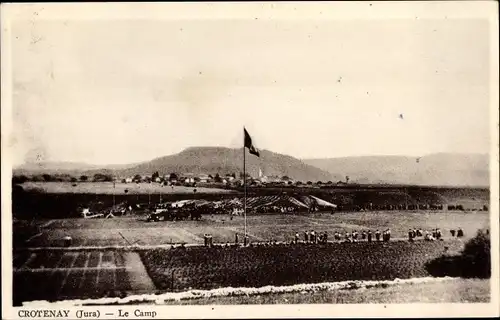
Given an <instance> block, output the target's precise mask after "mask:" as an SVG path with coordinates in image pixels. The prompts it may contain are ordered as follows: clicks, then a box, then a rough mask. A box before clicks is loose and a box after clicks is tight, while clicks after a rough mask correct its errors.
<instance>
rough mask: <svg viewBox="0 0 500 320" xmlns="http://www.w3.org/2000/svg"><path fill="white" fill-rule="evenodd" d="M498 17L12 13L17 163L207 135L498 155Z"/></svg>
mask: <svg viewBox="0 0 500 320" xmlns="http://www.w3.org/2000/svg"><path fill="white" fill-rule="evenodd" d="M488 28H489V25H488V22H487V21H482V20H454V19H447V20H445V19H434V20H429V19H427V20H418V19H398V20H390V19H385V20H384V19H379V20H366V19H365V20H328V19H322V20H315V19H304V20H279V19H275V20H265V19H264V20H263V19H254V18H248V19H242V18H238V19H229V20H226V21H222V20H213V19H212V20H203V19H193V20H186V19H179V20H172V19H170V20H140V19H139V20H94V21H92V20H71V19H69V20H46V21H37V22H36V23H33V22H32V21H28V20H25V21H21V20H18V21H15V22H14V23H13V24H12V33H11V37H12V38H11V39H12V43H11V48H12V51H11V55H12V81H13V82H12V84H13V87H12V88H13V96H12V113H13V114H12V117H13V130H14V131H13V137H12V139H11V141H12V145H13V148H14V149H13V150H14V151H13V155H14V163H15V164H20V163H23V162H33V161H38V160H42V161H72V162H86V163H94V164H121V163H132V162H139V161H145V160H149V159H152V158H155V157H160V156H164V155H169V154H173V153H177V152H180V151H181V150H183V149H185V148H187V147H192V146H226V147H241V145H242V143H243V130H242V127H243V126H246V128H247V130H248V131H249V133H250V135H252V137H253V139H254V142H255V144H256V146H257V148H260V149H268V150H272V151H274V152H279V153H284V154H288V155H292V156H295V157H298V158H322V157H344V156H358V155H410V156H413V155H414V156H420V155H425V154H430V153H436V152H460V153H469V152H470V153H488V152H489V148H490V140H489V139H490V138H489V132H490V130H489V108H490V106H489V101H490V96H489V95H490V92H489V83H490V80H489V79H490V78H489V77H490V74H489V70H490V67H489V58H490V57H489V52H490V48H489V41H490V39H489V29H488Z"/></svg>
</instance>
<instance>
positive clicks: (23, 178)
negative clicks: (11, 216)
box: [12, 173, 113, 184]
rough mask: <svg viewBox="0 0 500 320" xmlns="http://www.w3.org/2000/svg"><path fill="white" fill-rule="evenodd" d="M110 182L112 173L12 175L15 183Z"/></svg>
mask: <svg viewBox="0 0 500 320" xmlns="http://www.w3.org/2000/svg"><path fill="white" fill-rule="evenodd" d="M30 181H32V182H87V181H93V182H110V181H113V176H112V175H110V174H102V173H97V174H94V175H93V176H87V175H81V176H79V177H74V176H72V175H69V174H48V173H44V174H38V175H30V176H28V175H14V176H13V177H12V183H13V184H21V183H24V182H30Z"/></svg>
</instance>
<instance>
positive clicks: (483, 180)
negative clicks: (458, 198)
mask: <svg viewBox="0 0 500 320" xmlns="http://www.w3.org/2000/svg"><path fill="white" fill-rule="evenodd" d="M303 161H304V162H305V163H307V164H310V165H313V166H316V167H318V168H320V169H323V170H325V171H329V172H330V173H332V174H342V175H343V176H349V178H350V181H353V182H359V183H391V184H411V185H439V186H489V175H490V174H489V156H488V155H486V154H458V153H436V154H430V155H426V156H423V157H407V156H361V157H345V158H326V159H305V160H303Z"/></svg>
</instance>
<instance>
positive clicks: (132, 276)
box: [123, 252, 156, 292]
mask: <svg viewBox="0 0 500 320" xmlns="http://www.w3.org/2000/svg"><path fill="white" fill-rule="evenodd" d="M123 258H124V260H125V266H127V271H128V272H127V273H128V279H129V281H130V285H131V287H132V290H133V291H147V292H154V291H155V290H156V287H155V285H154V284H153V281H151V278H150V277H149V275H148V272H147V271H146V268H145V267H144V264H143V263H142V261H141V257H139V254H138V253H137V252H125V253H124V254H123Z"/></svg>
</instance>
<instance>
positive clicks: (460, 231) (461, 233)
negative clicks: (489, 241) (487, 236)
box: [457, 228, 489, 238]
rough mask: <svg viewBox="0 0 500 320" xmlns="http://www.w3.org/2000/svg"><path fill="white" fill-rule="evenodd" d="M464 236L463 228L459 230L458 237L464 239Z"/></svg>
mask: <svg viewBox="0 0 500 320" xmlns="http://www.w3.org/2000/svg"><path fill="white" fill-rule="evenodd" d="M488 232H489V230H488ZM463 236H464V231H463V230H462V228H458V231H457V237H458V238H462V237H463Z"/></svg>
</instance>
